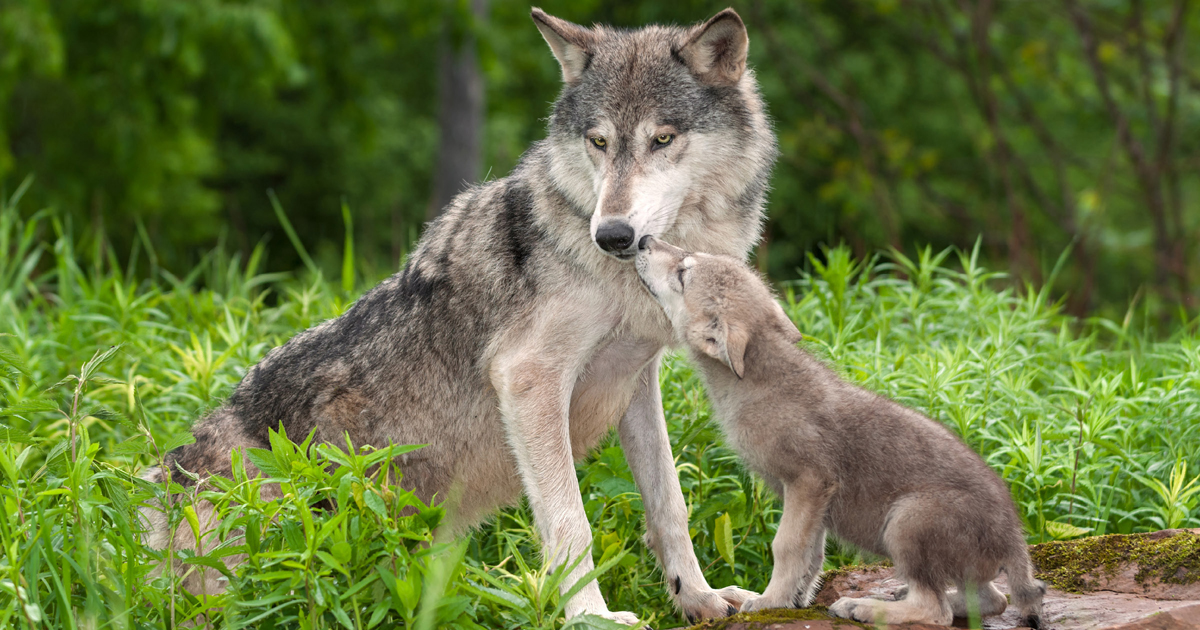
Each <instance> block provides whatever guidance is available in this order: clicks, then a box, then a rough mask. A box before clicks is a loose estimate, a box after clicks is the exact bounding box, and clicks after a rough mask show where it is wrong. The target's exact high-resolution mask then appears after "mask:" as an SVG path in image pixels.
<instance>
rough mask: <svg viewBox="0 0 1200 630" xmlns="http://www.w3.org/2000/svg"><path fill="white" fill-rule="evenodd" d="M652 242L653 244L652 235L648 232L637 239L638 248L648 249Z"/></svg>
mask: <svg viewBox="0 0 1200 630" xmlns="http://www.w3.org/2000/svg"><path fill="white" fill-rule="evenodd" d="M653 244H654V237H653V236H651V235H649V234H647V235H645V236H643V237H642V238H640V239H638V249H643V250H644V249H650V246H651V245H653Z"/></svg>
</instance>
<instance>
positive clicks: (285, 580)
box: [0, 191, 1200, 628]
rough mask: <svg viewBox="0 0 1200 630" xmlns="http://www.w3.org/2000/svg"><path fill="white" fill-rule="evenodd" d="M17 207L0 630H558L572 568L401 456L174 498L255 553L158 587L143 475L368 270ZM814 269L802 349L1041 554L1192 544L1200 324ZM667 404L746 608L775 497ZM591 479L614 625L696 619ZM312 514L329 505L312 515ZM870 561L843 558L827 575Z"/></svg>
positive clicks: (153, 490)
mask: <svg viewBox="0 0 1200 630" xmlns="http://www.w3.org/2000/svg"><path fill="white" fill-rule="evenodd" d="M19 192H20V191H18V193H19ZM17 199H19V194H18V195H16V196H15V197H14V198H13V199H9V200H5V201H4V203H3V207H0V334H3V335H4V336H3V337H0V425H2V426H0V442H2V443H0V468H2V469H3V471H2V474H3V476H4V478H3V483H2V486H0V505H2V506H3V508H2V509H3V512H2V514H0V545H2V547H3V551H2V552H0V628H7V627H19V628H108V627H113V628H143V627H146V628H150V627H154V628H160V627H175V626H178V625H180V624H184V623H187V622H193V623H197V624H199V625H205V624H208V625H211V626H212V627H262V628H272V627H277V628H284V627H288V628H292V627H296V628H318V627H322V628H323V627H329V628H335V627H348V628H360V627H361V628H367V627H393V626H398V625H403V626H404V627H418V628H432V627H462V628H470V627H486V628H504V627H509V628H518V627H520V628H558V627H562V626H563V621H562V619H561V598H560V597H559V596H558V594H557V586H556V585H557V583H558V580H559V579H560V577H561V572H559V573H553V572H548V571H546V570H545V569H543V568H541V567H540V562H539V561H538V554H537V545H536V542H535V535H534V533H533V528H532V526H531V518H530V516H529V514H528V512H527V510H525V509H513V510H508V511H505V512H503V513H501V514H499V515H497V517H496V518H495V519H493V520H492V521H490V522H489V523H487V524H486V525H484V526H483V527H482V528H481V530H480V531H479V532H477V534H476V535H475V536H473V537H472V538H471V539H469V540H467V541H465V542H460V543H450V542H440V541H439V542H438V543H437V544H432V545H431V544H430V543H432V542H433V534H432V532H433V530H434V528H435V527H436V524H437V522H438V521H439V519H440V518H441V512H440V509H439V508H437V507H436V506H433V507H431V506H425V505H422V504H420V502H419V501H418V500H417V499H415V497H412V496H411V495H408V494H407V493H404V492H403V491H400V490H398V489H396V488H394V487H392V486H389V485H388V484H387V483H386V476H385V475H383V471H387V470H391V471H393V473H397V474H402V472H403V471H402V470H397V469H396V467H395V466H392V465H390V464H387V463H386V462H388V461H390V457H391V455H394V454H395V453H388V452H386V451H363V452H354V451H353V449H352V448H351V447H350V446H348V445H325V446H322V447H320V448H316V449H311V450H308V449H296V448H294V447H290V446H288V444H289V443H287V442H286V441H283V440H280V441H278V443H279V445H280V447H279V448H276V449H275V450H274V452H267V451H262V452H254V453H249V454H247V457H250V458H252V459H254V460H255V462H256V463H258V464H259V468H260V469H262V470H264V471H265V472H266V473H267V474H269V475H271V476H272V480H274V481H277V482H279V483H281V484H282V488H283V490H284V497H283V498H282V499H280V500H277V501H264V500H262V498H261V497H260V496H259V495H258V492H257V488H258V487H259V486H260V485H261V484H262V483H263V481H262V480H256V479H247V478H245V477H244V476H240V475H237V474H235V478H234V479H231V480H222V479H214V480H212V485H211V486H210V487H209V489H207V490H205V491H203V492H199V494H197V493H196V491H194V490H187V491H186V492H185V493H184V495H183V497H184V498H183V500H182V501H180V502H179V504H178V505H177V506H176V507H175V508H174V509H173V510H172V512H171V518H172V521H173V522H174V523H176V524H177V525H178V526H179V527H181V528H183V530H184V531H198V529H199V525H200V524H199V523H198V522H196V521H195V512H194V510H193V509H192V508H191V507H190V506H191V505H192V504H193V503H194V502H195V501H198V500H209V501H212V502H214V503H216V504H217V505H219V506H222V507H225V508H228V506H230V505H237V506H239V507H238V508H237V509H225V510H223V511H222V513H221V520H220V526H219V528H218V531H220V532H222V533H224V534H231V533H235V532H238V531H244V532H246V535H245V536H236V535H228V536H226V539H225V541H224V542H223V543H219V544H218V542H217V541H205V547H204V550H203V551H204V553H203V554H200V555H193V554H189V553H188V552H184V551H178V552H173V553H174V555H175V557H176V559H177V560H181V561H182V564H181V565H180V567H179V569H178V571H168V572H165V573H164V574H157V573H154V572H153V569H154V567H155V566H156V565H157V563H158V561H160V560H161V559H162V558H163V556H164V554H163V553H161V552H154V551H150V550H147V549H146V548H144V547H143V546H142V545H141V544H140V542H139V540H138V536H137V528H138V524H137V521H136V519H135V518H134V510H135V509H136V508H137V507H138V506H139V505H143V504H146V503H147V502H150V503H151V504H153V503H154V501H156V500H157V499H161V497H162V496H164V494H165V493H167V492H168V491H172V490H176V491H178V490H183V489H182V488H163V487H157V486H153V485H150V484H148V483H145V482H141V481H139V480H137V479H136V478H135V475H136V473H137V472H138V471H139V470H140V469H142V468H144V467H146V466H148V465H153V464H154V463H155V462H157V461H159V460H160V459H161V458H162V456H163V454H164V453H165V451H166V450H168V449H169V448H170V447H171V446H172V445H178V444H180V443H182V441H184V440H186V439H187V435H188V434H187V429H188V427H189V426H190V424H191V423H192V422H193V421H194V420H195V419H196V418H198V417H199V416H201V415H203V414H204V413H205V412H206V411H207V410H209V409H212V408H214V407H215V406H217V405H219V404H220V403H221V401H222V400H223V399H224V397H225V396H227V395H228V394H229V392H230V391H231V388H232V387H233V386H234V385H235V384H236V383H237V381H238V380H239V379H240V378H241V376H242V374H244V372H245V370H246V368H247V367H248V366H250V365H252V364H254V363H255V362H256V361H257V360H259V359H260V358H261V357H262V356H263V355H264V354H265V353H266V351H267V350H268V349H270V348H271V347H274V346H277V345H279V344H281V343H283V342H284V341H285V340H286V339H287V338H288V337H289V336H290V335H292V334H294V333H295V332H297V331H299V330H302V329H304V328H307V327H309V326H312V325H314V324H316V323H318V322H320V321H322V320H324V319H327V318H330V317H335V316H337V315H338V314H340V313H342V312H344V311H345V310H346V308H348V306H349V305H350V304H351V303H352V302H353V300H354V298H355V296H356V295H357V293H358V292H359V291H361V290H363V289H365V288H367V287H368V286H369V285H367V284H363V283H362V282H355V276H356V275H357V276H358V277H359V278H361V277H362V276H364V275H369V274H366V273H364V271H363V268H362V266H361V265H356V264H355V261H354V259H353V256H352V255H347V256H346V257H345V258H344V260H343V261H342V265H341V266H340V269H341V276H342V277H339V278H335V279H328V278H323V277H322V276H321V274H320V273H319V271H317V270H318V269H319V266H318V265H317V264H316V263H313V264H312V265H311V267H310V268H309V269H308V270H306V271H305V272H304V273H302V274H301V275H299V276H291V275H266V274H262V273H260V272H259V271H258V269H259V266H260V263H261V260H262V257H263V250H262V249H261V248H260V249H258V250H255V252H254V254H253V255H252V256H251V257H250V258H249V259H248V260H242V259H240V258H239V257H237V256H230V255H227V254H226V253H225V252H224V251H223V250H221V249H218V250H215V251H214V252H212V254H210V255H209V256H208V257H207V258H206V259H205V260H204V261H202V262H201V263H200V264H199V265H197V266H196V267H195V268H194V269H192V270H191V271H190V272H188V273H187V274H186V275H182V276H176V275H172V274H171V273H168V272H167V271H165V270H162V269H159V268H157V266H156V264H155V257H154V256H153V252H152V251H151V250H148V249H140V251H135V252H133V253H132V255H131V256H130V261H129V262H128V263H126V264H125V265H124V266H121V265H119V264H118V262H117V260H116V258H115V257H114V256H113V255H112V253H111V252H110V251H108V250H107V249H106V248H104V247H103V246H102V245H101V244H99V243H102V239H99V238H96V236H95V235H89V236H87V237H86V238H83V239H82V242H83V243H84V244H83V245H81V244H80V243H78V242H76V241H75V239H74V236H73V233H72V230H71V229H70V228H69V226H65V225H63V224H62V223H60V221H59V219H58V216H57V215H56V214H55V213H52V212H41V213H36V214H34V215H32V216H28V217H26V218H24V219H22V218H20V215H19V214H18V213H17V211H16V202H17ZM281 216H282V211H281ZM42 243H47V244H46V245H43V244H42ZM351 247H352V244H350V243H347V250H348V253H349V250H350V248H351ZM812 268H813V272H812V274H810V275H804V276H803V277H802V278H801V279H799V280H797V281H795V282H792V283H788V284H787V285H786V286H785V292H786V300H787V310H788V312H789V314H790V315H791V317H792V318H793V319H794V320H795V321H796V323H797V325H798V326H799V328H800V330H801V331H802V332H804V333H805V334H806V335H807V336H808V337H809V338H810V340H809V341H808V342H807V343H808V347H809V349H810V350H811V351H812V352H814V353H815V354H817V355H819V356H821V357H823V358H824V359H825V360H827V361H828V362H829V363H830V364H831V365H834V366H836V367H837V368H838V369H839V370H841V372H842V373H843V374H844V375H845V376H846V377H847V378H848V379H851V380H853V381H855V382H858V383H861V384H862V385H864V386H866V387H869V388H871V389H874V390H876V391H880V392H882V393H885V394H887V395H889V396H891V397H893V398H895V399H897V400H899V401H901V402H903V403H905V404H908V405H911V406H913V407H915V408H918V409H920V410H922V411H924V412H926V413H928V414H930V415H931V416H932V417H934V418H937V419H938V420H941V421H942V422H944V423H946V424H947V425H948V426H950V427H951V428H952V429H954V430H955V431H956V432H957V433H958V434H960V435H961V436H962V437H963V438H964V439H965V440H966V441H967V443H968V444H970V445H971V446H972V447H973V448H974V449H976V450H977V451H978V452H980V453H981V454H982V455H983V456H984V457H985V458H986V460H987V461H988V462H989V464H991V465H992V466H993V468H994V469H995V470H996V471H997V472H999V473H1000V474H1001V475H1002V476H1003V477H1004V478H1005V479H1006V480H1007V481H1008V482H1009V483H1010V486H1011V488H1012V491H1013V496H1014V498H1015V500H1016V502H1017V504H1018V507H1019V510H1020V512H1021V514H1022V516H1023V517H1024V519H1025V522H1026V525H1027V529H1028V534H1029V539H1030V541H1031V542H1037V541H1044V540H1052V539H1061V538H1069V537H1076V536H1082V535H1089V534H1103V533H1114V532H1135V531H1146V530H1153V529H1160V528H1165V527H1178V526H1191V527H1196V526H1200V511H1198V504H1200V491H1198V488H1200V482H1197V480H1196V479H1197V477H1196V476H1197V473H1200V333H1198V332H1197V326H1196V322H1188V323H1185V324H1184V325H1181V326H1180V327H1179V328H1178V332H1176V333H1175V334H1174V335H1173V336H1172V337H1170V338H1167V339H1158V338H1155V337H1153V336H1152V335H1151V334H1150V333H1148V332H1146V331H1144V330H1141V329H1140V328H1139V327H1138V326H1137V325H1136V322H1137V321H1139V320H1140V318H1139V317H1137V316H1136V315H1137V314H1136V313H1134V312H1132V311H1131V313H1130V315H1129V316H1128V317H1126V318H1125V319H1124V320H1122V321H1110V320H1105V319H1096V320H1088V321H1078V320H1074V319H1071V318H1068V317H1065V316H1063V315H1061V314H1059V312H1058V310H1057V307H1056V304H1055V303H1053V302H1052V301H1051V300H1050V298H1049V296H1048V295H1047V294H1045V293H1044V292H1039V291H1037V290H1035V289H1033V288H1029V287H1025V288H1023V289H1022V290H1020V291H1018V290H1014V289H1012V288H1010V287H1011V286H1012V283H1011V282H1008V281H1007V280H1005V279H1004V278H1003V277H1002V276H1000V275H999V274H995V273H991V272H988V271H986V270H983V269H980V268H979V267H978V266H977V264H976V263H975V258H974V256H973V255H972V254H971V253H969V252H967V253H959V252H942V253H940V254H936V255H935V254H933V253H932V252H929V251H925V252H922V253H921V255H920V256H919V257H918V258H917V259H915V260H909V259H906V258H904V257H903V256H900V255H898V254H893V255H891V256H890V257H888V258H887V259H886V262H880V261H875V260H873V261H854V260H852V259H851V257H850V255H849V254H848V253H847V251H846V250H845V249H834V250H830V251H827V252H824V253H823V255H822V256H821V257H819V258H814V259H813V262H812ZM314 272H316V273H314ZM662 384H663V391H664V404H665V407H666V415H667V422H668V424H669V427H670V432H671V437H672V444H673V447H674V450H675V453H676V460H677V466H678V470H679V474H680V478H681V482H682V486H683V489H684V492H685V493H686V495H687V501H688V505H689V506H690V509H691V528H692V532H691V533H692V539H693V543H694V545H695V548H696V551H697V554H698V555H699V557H700V561H701V565H702V567H704V569H705V574H706V576H707V577H708V579H709V581H710V583H712V584H713V585H714V586H724V585H727V584H739V585H741V586H743V587H747V588H751V589H754V590H761V589H762V588H763V587H764V586H765V583H766V580H767V577H768V576H769V574H770V569H769V567H770V552H769V550H770V540H771V537H772V536H773V533H774V528H775V523H776V522H777V520H778V503H777V501H776V499H775V498H774V497H773V496H771V494H770V493H769V492H768V491H767V490H766V489H765V488H764V485H763V484H762V483H761V482H759V481H756V480H755V479H753V478H752V477H750V476H748V475H747V474H746V473H745V472H744V471H743V470H742V469H741V468H740V467H739V465H738V463H737V460H736V458H735V457H734V456H733V454H732V453H731V452H730V451H729V450H728V449H726V448H725V447H724V446H723V445H722V442H721V439H720V436H719V435H718V433H717V432H716V431H715V429H714V427H713V426H712V424H711V423H710V422H709V418H708V406H707V403H706V401H705V398H704V394H703V391H702V389H701V387H700V385H699V382H698V380H697V378H696V377H695V375H694V374H693V373H692V372H691V370H690V369H689V367H688V366H687V363H686V362H685V361H683V360H682V359H680V358H678V357H671V358H669V359H668V361H667V369H666V370H665V371H664V373H663V376H662ZM292 437H293V438H295V439H299V440H302V439H303V438H304V436H292ZM338 447H341V448H338ZM331 462H338V463H340V464H341V465H340V466H337V467H333V466H330V465H329V464H330V463H331ZM381 463H383V464H384V465H382V466H381V465H379V464H381ZM578 470H579V476H580V487H581V490H582V492H583V497H584V502H585V507H586V510H587V513H588V515H589V517H590V518H591V521H592V526H593V528H594V531H595V536H596V540H595V543H596V544H595V545H594V554H595V557H596V560H597V561H598V564H599V565H600V567H601V568H600V569H599V570H600V571H602V572H603V573H604V575H603V576H602V578H601V587H602V589H603V590H604V592H605V595H606V597H607V598H608V601H609V604H610V607H612V608H613V609H614V610H632V611H634V612H636V613H638V614H639V615H641V616H642V617H643V618H644V619H646V620H648V621H650V622H651V623H653V624H654V625H655V626H656V627H663V628H669V627H674V626H676V625H683V624H682V620H681V619H680V618H679V617H678V616H677V615H676V613H675V612H674V611H673V610H672V609H671V607H670V605H669V602H668V600H667V598H666V589H665V588H664V587H663V585H662V583H661V580H662V576H661V575H660V573H659V572H658V571H657V569H656V567H655V564H654V560H653V557H652V556H651V555H650V554H649V553H648V552H647V550H646V549H645V548H644V547H643V545H642V544H641V533H642V504H641V500H640V498H639V496H638V494H637V492H636V489H635V487H634V485H633V483H632V480H631V476H630V473H629V470H628V468H627V466H626V464H625V461H624V458H623V456H622V454H621V450H620V447H619V446H618V445H617V443H616V441H615V439H614V438H612V437H610V438H609V439H607V440H606V441H605V442H604V443H603V444H602V445H601V447H600V448H599V449H598V450H597V451H596V453H595V454H594V455H593V456H592V457H590V458H589V459H588V460H587V462H585V463H583V464H581V465H580V466H579V468H578ZM317 502H322V504H323V505H325V506H327V507H328V508H329V509H319V510H317V511H316V512H313V511H312V510H311V509H310V506H311V505H313V504H314V503H317ZM404 508H407V509H404ZM231 554H247V556H248V559H247V561H246V562H245V563H244V564H243V565H242V566H241V568H240V569H238V571H237V572H236V573H234V572H229V580H230V582H229V583H230V589H229V591H228V592H227V593H226V594H224V595H220V596H213V595H208V596H202V597H195V596H192V595H190V594H187V593H185V592H182V591H181V590H180V589H179V588H178V586H177V579H178V577H179V576H180V575H181V574H184V573H186V572H188V571H197V570H201V569H205V570H210V571H222V572H228V571H227V570H226V569H225V568H224V564H223V562H222V560H221V559H222V558H224V557H226V556H228V555H231ZM858 559H859V558H858V557H857V556H856V555H855V553H854V552H853V551H852V550H848V549H842V548H840V547H838V546H836V545H831V548H830V556H829V562H830V564H831V565H837V564H843V563H847V562H853V561H856V560H858ZM602 625H603V624H600V623H599V622H595V621H588V620H584V621H582V622H581V623H580V624H578V625H577V627H602Z"/></svg>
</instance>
